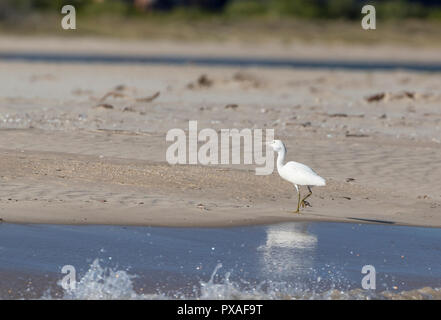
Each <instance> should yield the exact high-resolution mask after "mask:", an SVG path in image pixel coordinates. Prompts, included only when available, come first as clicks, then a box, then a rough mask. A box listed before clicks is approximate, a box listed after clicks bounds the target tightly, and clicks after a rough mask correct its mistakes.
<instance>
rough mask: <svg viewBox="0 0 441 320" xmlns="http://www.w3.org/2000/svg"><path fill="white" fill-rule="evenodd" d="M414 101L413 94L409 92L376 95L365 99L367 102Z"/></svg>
mask: <svg viewBox="0 0 441 320" xmlns="http://www.w3.org/2000/svg"><path fill="white" fill-rule="evenodd" d="M403 98H408V99H412V100H413V99H415V93H414V92H410V91H403V92H399V93H385V92H381V93H377V94H374V95H371V96H368V97H366V98H365V99H366V101H367V102H378V101H383V100H384V101H388V100H398V99H403Z"/></svg>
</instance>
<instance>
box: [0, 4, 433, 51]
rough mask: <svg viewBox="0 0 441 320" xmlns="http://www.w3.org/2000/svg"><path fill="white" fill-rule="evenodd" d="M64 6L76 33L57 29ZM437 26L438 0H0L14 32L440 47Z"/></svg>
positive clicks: (6, 25)
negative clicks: (373, 19)
mask: <svg viewBox="0 0 441 320" xmlns="http://www.w3.org/2000/svg"><path fill="white" fill-rule="evenodd" d="M66 4H70V5H73V6H75V8H76V11H77V29H76V30H75V31H74V32H66V31H64V30H63V29H62V28H61V27H60V18H61V16H62V15H61V8H62V6H63V5H66ZM365 4H373V5H375V7H376V13H377V30H376V31H377V32H369V31H365V30H363V29H362V28H361V27H360V21H361V17H362V14H361V8H362V6H363V5H365ZM440 30H441V0H372V1H367V0H0V33H7V34H17V35H32V36H36V35H62V36H63V37H70V36H72V37H76V36H99V37H110V38H119V39H126V38H133V39H161V40H162V39H168V40H173V41H191V40H198V41H205V40H207V41H231V40H232V41H241V42H256V41H257V42H259V41H281V42H283V43H292V42H293V41H297V40H300V41H305V42H314V41H328V42H341V41H343V42H348V43H370V42H372V41H376V42H382V43H394V42H395V43H406V44H408V45H414V46H419V45H429V46H432V45H438V46H439V45H440V44H441V32H440ZM378 31H379V32H378Z"/></svg>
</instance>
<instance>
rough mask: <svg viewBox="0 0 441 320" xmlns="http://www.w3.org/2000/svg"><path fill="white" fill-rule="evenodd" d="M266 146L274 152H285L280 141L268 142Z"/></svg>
mask: <svg viewBox="0 0 441 320" xmlns="http://www.w3.org/2000/svg"><path fill="white" fill-rule="evenodd" d="M268 145H269V146H270V147H272V148H273V150H274V151H275V152H280V151H282V150H285V145H284V144H283V142H282V141H280V140H273V141H270V142H268Z"/></svg>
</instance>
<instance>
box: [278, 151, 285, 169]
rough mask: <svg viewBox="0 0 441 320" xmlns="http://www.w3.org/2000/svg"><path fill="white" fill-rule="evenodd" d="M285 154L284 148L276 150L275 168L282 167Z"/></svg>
mask: <svg viewBox="0 0 441 320" xmlns="http://www.w3.org/2000/svg"><path fill="white" fill-rule="evenodd" d="M285 154H286V149H285V148H283V149H282V150H280V151H279V152H277V170H280V169H282V167H283V163H284V162H285Z"/></svg>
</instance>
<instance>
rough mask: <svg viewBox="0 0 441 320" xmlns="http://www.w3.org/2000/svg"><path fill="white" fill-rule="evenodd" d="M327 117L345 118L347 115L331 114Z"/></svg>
mask: <svg viewBox="0 0 441 320" xmlns="http://www.w3.org/2000/svg"><path fill="white" fill-rule="evenodd" d="M328 116H329V117H331V118H347V116H348V115H347V114H346V113H332V114H328Z"/></svg>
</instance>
